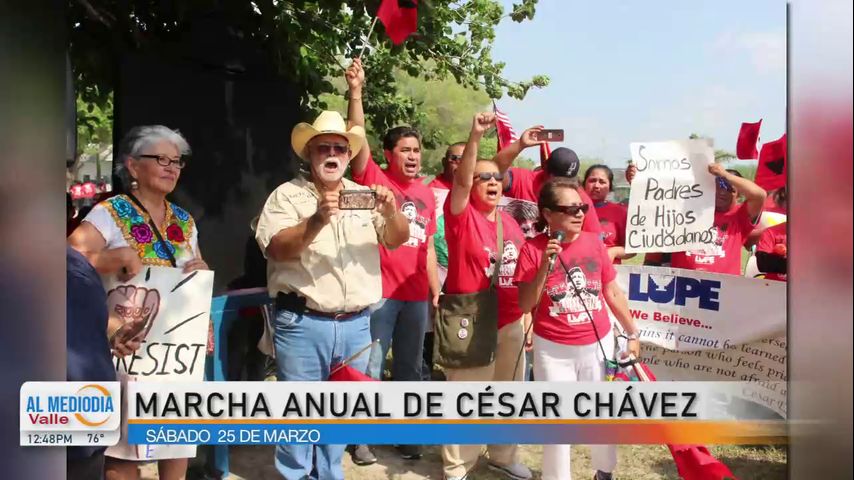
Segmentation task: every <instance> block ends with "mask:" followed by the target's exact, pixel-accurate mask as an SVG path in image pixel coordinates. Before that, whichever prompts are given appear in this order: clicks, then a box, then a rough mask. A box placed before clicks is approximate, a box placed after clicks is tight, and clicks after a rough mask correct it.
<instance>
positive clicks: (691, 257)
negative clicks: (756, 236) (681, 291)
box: [670, 163, 765, 275]
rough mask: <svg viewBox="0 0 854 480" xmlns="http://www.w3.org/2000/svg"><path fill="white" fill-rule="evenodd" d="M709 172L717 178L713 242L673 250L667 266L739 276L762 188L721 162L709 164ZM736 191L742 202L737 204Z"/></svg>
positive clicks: (762, 201) (759, 206) (762, 199)
mask: <svg viewBox="0 0 854 480" xmlns="http://www.w3.org/2000/svg"><path fill="white" fill-rule="evenodd" d="M709 173H711V174H712V175H714V176H716V177H718V178H717V180H718V181H717V190H716V196H715V221H714V224H713V225H712V229H713V230H714V237H713V241H712V243H711V244H709V245H708V246H706V247H705V248H703V249H700V250H693V251H689V252H675V253H673V254H672V255H671V260H670V266H671V267H673V268H685V269H688V270H700V271H703V272H715V273H728V274H730V275H741V249H742V247H743V245H744V241H745V239H746V238H747V236H748V235H749V234H750V232H751V231H752V230H753V227H754V226H755V225H756V222H757V221H758V220H759V215H760V214H761V213H762V206H763V205H764V204H765V190H763V189H762V187H760V186H759V185H756V184H755V183H753V182H751V181H750V180H748V179H746V178H743V177H742V176H741V174H740V173H738V171H736V170H727V169H725V168H724V167H723V165H721V164H720V163H713V164H711V165H709ZM739 194H741V195H743V196H744V199H745V200H744V203H742V204H738V203H737V200H738V195H739Z"/></svg>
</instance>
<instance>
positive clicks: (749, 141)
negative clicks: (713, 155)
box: [735, 118, 762, 160]
mask: <svg viewBox="0 0 854 480" xmlns="http://www.w3.org/2000/svg"><path fill="white" fill-rule="evenodd" d="M761 126H762V119H761V118H760V119H759V121H758V122H756V123H747V122H743V123H742V124H741V130H739V131H738V142H737V143H736V145H735V156H736V158H739V159H741V160H755V159H757V158H759V151H758V150H757V149H756V142H758V141H759V127H761Z"/></svg>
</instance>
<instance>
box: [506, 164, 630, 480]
mask: <svg viewBox="0 0 854 480" xmlns="http://www.w3.org/2000/svg"><path fill="white" fill-rule="evenodd" d="M579 189H580V187H579V186H578V184H576V183H575V182H574V181H571V180H568V179H562V178H556V179H553V180H552V181H550V182H549V183H547V184H546V185H544V186H543V188H542V190H541V191H540V195H539V202H538V204H539V205H538V206H539V210H540V218H539V220H538V225H537V228H538V230H539V231H542V229H543V228H544V227H546V226H547V227H548V230H547V231H546V232H547V233H544V234H541V235H539V236H537V237H535V238H532V239H530V240H528V241H527V242H526V243H525V245H524V246H523V247H522V250H521V251H520V252H519V261H518V263H517V266H516V282H517V284H518V288H519V307H520V308H521V310H522V311H523V312H530V311H534V336H533V348H534V376H535V377H536V379H537V380H541V381H551V382H573V381H581V382H583V381H588V382H589V381H602V380H605V379H606V375H608V374H609V373H613V372H609V371H608V365H607V360H610V359H612V358H613V352H614V336H613V334H612V333H611V322H610V318H609V316H608V309H607V308H606V307H605V305H606V304H607V305H608V307H610V309H611V311H612V312H614V316H616V317H617V320H618V321H619V322H620V324H621V325H622V327H623V329H624V330H625V332H626V334H627V335H628V338H629V341H628V351H629V353H631V354H633V355H634V356H635V357H638V356H639V354H640V343H639V341H638V337H637V333H638V330H637V327H636V326H635V323H634V321H633V320H632V318H631V316H630V314H629V306H628V301H627V300H626V297H625V294H624V293H623V291H622V290H621V289H620V287H619V286H618V285H617V282H616V281H615V280H616V271H615V270H614V267H613V265H612V264H611V258H610V257H609V255H608V251H607V249H606V247H605V245H604V244H603V243H602V241H601V240H600V239H599V237H598V235H597V234H595V233H588V232H582V231H581V226H582V224H583V222H584V216H585V214H586V213H587V210H588V208H589V207H588V205H586V204H585V203H584V202H583V201H582V200H581V196H580V195H579ZM591 457H592V463H593V467H594V468H595V469H596V470H597V471H596V475H595V476H594V479H595V480H605V479H610V478H611V472H612V471H613V469H614V467H615V466H616V464H617V449H616V446H614V445H593V446H591ZM542 478H543V480H569V479H570V478H571V472H570V449H569V445H545V446H544V447H543V477H542Z"/></svg>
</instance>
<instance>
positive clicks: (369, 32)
mask: <svg viewBox="0 0 854 480" xmlns="http://www.w3.org/2000/svg"><path fill="white" fill-rule="evenodd" d="M379 18H380V17H379V16H374V21H373V22H371V28H369V29H368V36H367V37H366V38H365V43H364V44H362V49H361V50H359V55H358V56H357V57H356V58H362V54H363V53H365V47H367V46H368V45H370V43H371V34H372V33H374V27H375V26H376V25H377V20H379Z"/></svg>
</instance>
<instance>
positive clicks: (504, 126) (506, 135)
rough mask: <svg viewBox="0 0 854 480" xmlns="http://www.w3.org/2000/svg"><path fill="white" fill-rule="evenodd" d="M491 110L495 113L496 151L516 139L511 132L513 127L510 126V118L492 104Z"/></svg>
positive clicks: (514, 133) (514, 134)
mask: <svg viewBox="0 0 854 480" xmlns="http://www.w3.org/2000/svg"><path fill="white" fill-rule="evenodd" d="M492 110H493V111H494V112H495V128H496V130H498V150H501V149H502V148H504V147H506V146H507V145H510V144H511V143H513V142H515V141H516V140H517V139H518V137H517V136H516V132H514V131H513V126H512V125H510V117H508V116H507V114H506V113H504V112H502V111H501V110H499V109H498V107H497V106H496V105H495V103H494V102H493V104H492Z"/></svg>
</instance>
